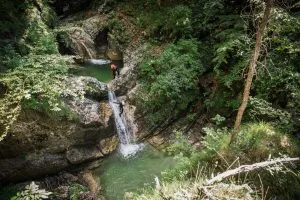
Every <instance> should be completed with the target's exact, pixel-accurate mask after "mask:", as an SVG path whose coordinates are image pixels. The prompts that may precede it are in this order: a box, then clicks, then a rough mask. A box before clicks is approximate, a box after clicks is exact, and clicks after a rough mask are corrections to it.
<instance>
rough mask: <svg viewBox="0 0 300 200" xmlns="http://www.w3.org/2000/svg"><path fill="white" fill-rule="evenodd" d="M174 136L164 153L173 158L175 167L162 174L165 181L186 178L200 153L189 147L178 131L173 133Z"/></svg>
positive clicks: (184, 137) (186, 140)
mask: <svg viewBox="0 0 300 200" xmlns="http://www.w3.org/2000/svg"><path fill="white" fill-rule="evenodd" d="M174 135H175V138H174V143H173V144H171V145H170V146H169V147H168V148H167V149H166V153H167V154H168V155H173V156H174V159H175V160H176V165H175V166H174V167H172V168H171V169H167V170H165V171H163V172H162V176H163V179H164V180H166V181H172V180H176V179H177V180H183V179H185V178H187V176H188V174H190V173H191V171H193V167H194V166H195V165H197V163H198V161H199V154H200V153H199V152H197V151H196V149H195V148H194V147H193V146H191V144H190V143H189V141H188V139H187V138H186V136H184V135H183V134H182V133H181V132H178V131H176V132H174Z"/></svg>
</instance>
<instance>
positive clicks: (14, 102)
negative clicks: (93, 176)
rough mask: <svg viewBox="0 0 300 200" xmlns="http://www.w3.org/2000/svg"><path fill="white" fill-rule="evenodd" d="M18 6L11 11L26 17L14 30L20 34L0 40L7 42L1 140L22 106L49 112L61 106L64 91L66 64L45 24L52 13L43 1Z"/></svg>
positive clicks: (0, 82) (0, 77)
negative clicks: (15, 10) (43, 109)
mask: <svg viewBox="0 0 300 200" xmlns="http://www.w3.org/2000/svg"><path fill="white" fill-rule="evenodd" d="M15 3H16V2H15ZM13 5H14V4H13ZM10 6H11V5H10ZM17 8H18V9H19V7H18V6H17ZM20 10H21V11H22V12H21V13H19V14H17V13H14V14H15V15H19V17H23V18H20V19H16V21H18V22H20V21H21V22H23V21H26V24H24V25H26V26H22V27H23V29H16V30H14V31H15V35H16V36H21V35H22V37H21V38H20V39H19V40H14V42H13V41H10V40H5V39H3V40H0V42H1V43H4V44H6V45H5V46H2V47H1V48H0V68H1V70H0V87H1V89H4V90H1V92H0V141H1V140H2V139H3V138H4V136H5V135H6V134H7V132H8V130H9V128H10V126H11V125H12V124H13V123H14V122H15V121H16V119H17V117H18V115H19V113H20V111H21V109H22V107H26V108H29V107H30V106H31V107H32V108H33V107H35V108H38V107H37V105H39V106H42V107H43V106H44V108H46V107H47V110H48V111H51V112H58V111H61V110H63V109H62V107H63V103H61V101H60V100H59V99H60V97H61V95H63V94H64V93H65V91H64V87H63V86H64V84H63V82H64V81H65V76H64V75H65V74H66V73H67V65H66V62H65V60H64V58H63V57H61V56H60V55H58V50H57V44H56V41H55V36H54V33H53V31H52V30H51V29H49V27H48V26H47V24H51V23H52V22H51V21H52V20H54V17H55V15H54V14H53V11H51V9H50V7H48V6H47V3H46V2H44V1H36V4H34V2H31V1H30V2H26V3H24V4H22V8H20ZM1 23H2V21H1ZM19 32H20V33H19ZM42 107H41V108H42ZM64 110H65V109H64Z"/></svg>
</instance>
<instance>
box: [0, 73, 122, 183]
mask: <svg viewBox="0 0 300 200" xmlns="http://www.w3.org/2000/svg"><path fill="white" fill-rule="evenodd" d="M68 86H69V87H68V89H67V90H66V91H65V92H66V95H65V96H66V97H65V98H66V105H68V107H69V109H70V110H71V111H72V112H73V113H74V114H73V115H75V116H76V117H75V118H74V119H72V120H68V119H66V118H61V119H57V118H53V117H51V116H50V115H49V114H47V113H44V112H38V111H35V110H24V111H23V112H22V113H21V115H20V117H19V120H18V121H17V122H16V123H15V124H14V125H13V127H12V129H11V131H10V133H9V134H8V135H7V137H6V138H5V139H4V140H3V141H1V142H0V185H1V184H5V183H8V182H18V181H23V180H27V179H32V178H37V177H40V176H43V175H46V174H54V173H57V172H59V171H61V170H64V169H68V168H69V167H73V166H74V165H78V164H80V163H84V162H87V161H91V160H95V159H98V158H100V157H102V156H103V154H107V153H109V152H111V151H113V150H114V149H115V148H116V146H117V145H116V144H117V141H118V140H117V138H116V137H115V136H114V135H115V130H114V120H113V115H112V111H111V109H110V107H109V103H108V100H107V87H106V85H105V84H103V83H100V82H98V81H97V80H96V79H94V78H91V77H71V78H69V79H68ZM37 152H38V153H37Z"/></svg>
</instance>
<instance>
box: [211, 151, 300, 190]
mask: <svg viewBox="0 0 300 200" xmlns="http://www.w3.org/2000/svg"><path fill="white" fill-rule="evenodd" d="M299 161H300V157H297V158H279V159H275V160H270V161H264V162H260V163H255V164H252V165H242V166H240V167H238V168H235V169H232V170H228V171H225V172H223V173H221V174H219V175H217V176H215V177H214V178H212V179H210V180H207V181H206V183H205V185H212V184H214V183H216V182H221V181H222V180H223V179H225V178H227V177H230V176H234V175H236V174H239V173H244V172H250V171H254V170H257V169H260V168H265V167H269V166H272V165H276V164H279V163H280V164H283V163H290V162H299Z"/></svg>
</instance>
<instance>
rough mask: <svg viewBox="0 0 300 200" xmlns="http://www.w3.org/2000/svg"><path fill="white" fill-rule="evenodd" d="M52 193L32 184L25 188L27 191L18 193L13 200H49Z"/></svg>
mask: <svg viewBox="0 0 300 200" xmlns="http://www.w3.org/2000/svg"><path fill="white" fill-rule="evenodd" d="M51 194H52V192H47V191H46V190H44V189H39V186H38V185H36V184H35V183H34V182H32V183H31V184H30V185H27V186H26V187H25V190H24V191H22V192H18V193H17V195H16V196H14V197H12V198H11V200H25V199H26V200H27V199H28V200H41V199H48V198H49V196H50V195H51Z"/></svg>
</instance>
